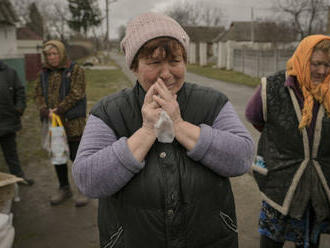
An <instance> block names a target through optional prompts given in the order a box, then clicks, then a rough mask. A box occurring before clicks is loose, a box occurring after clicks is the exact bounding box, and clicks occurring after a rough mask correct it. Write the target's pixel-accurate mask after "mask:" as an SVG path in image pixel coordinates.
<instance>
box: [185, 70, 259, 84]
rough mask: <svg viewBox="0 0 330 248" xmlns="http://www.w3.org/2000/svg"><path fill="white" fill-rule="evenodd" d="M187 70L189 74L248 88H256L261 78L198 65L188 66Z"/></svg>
mask: <svg viewBox="0 0 330 248" xmlns="http://www.w3.org/2000/svg"><path fill="white" fill-rule="evenodd" d="M187 70H188V71H189V72H192V73H195V74H198V75H201V76H204V77H208V78H212V79H217V80H221V81H225V82H229V83H238V84H244V85H248V86H252V87H254V86H256V85H258V84H259V83H260V78H256V77H251V76H249V75H246V74H244V73H241V72H236V71H232V70H223V69H219V68H214V67H212V66H211V65H210V66H204V67H202V66H198V65H188V67H187Z"/></svg>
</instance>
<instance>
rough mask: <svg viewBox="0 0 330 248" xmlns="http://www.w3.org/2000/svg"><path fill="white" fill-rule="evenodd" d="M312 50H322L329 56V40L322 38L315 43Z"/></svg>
mask: <svg viewBox="0 0 330 248" xmlns="http://www.w3.org/2000/svg"><path fill="white" fill-rule="evenodd" d="M313 51H322V52H324V53H326V54H328V56H330V40H322V41H320V42H319V43H317V44H316V45H315V47H314V49H313Z"/></svg>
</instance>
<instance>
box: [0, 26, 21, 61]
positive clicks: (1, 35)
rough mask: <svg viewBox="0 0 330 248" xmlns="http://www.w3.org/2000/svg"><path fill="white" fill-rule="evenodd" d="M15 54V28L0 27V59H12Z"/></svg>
mask: <svg viewBox="0 0 330 248" xmlns="http://www.w3.org/2000/svg"><path fill="white" fill-rule="evenodd" d="M17 53H18V51H17V42H16V27H15V26H11V25H3V24H2V25H0V57H2V58H7V57H12V56H14V55H17Z"/></svg>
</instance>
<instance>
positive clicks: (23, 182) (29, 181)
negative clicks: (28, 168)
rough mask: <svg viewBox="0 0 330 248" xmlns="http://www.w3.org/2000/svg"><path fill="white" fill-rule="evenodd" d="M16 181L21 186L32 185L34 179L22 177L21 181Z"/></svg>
mask: <svg viewBox="0 0 330 248" xmlns="http://www.w3.org/2000/svg"><path fill="white" fill-rule="evenodd" d="M17 183H18V184H19V185H23V186H32V185H33V184H34V180H33V179H28V178H25V177H23V181H19V182H17Z"/></svg>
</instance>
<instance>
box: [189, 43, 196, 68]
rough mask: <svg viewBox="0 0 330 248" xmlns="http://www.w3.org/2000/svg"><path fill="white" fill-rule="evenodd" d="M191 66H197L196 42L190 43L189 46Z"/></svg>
mask: <svg viewBox="0 0 330 248" xmlns="http://www.w3.org/2000/svg"><path fill="white" fill-rule="evenodd" d="M188 63H189V64H196V44H195V43H194V42H190V44H189V57H188Z"/></svg>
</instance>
